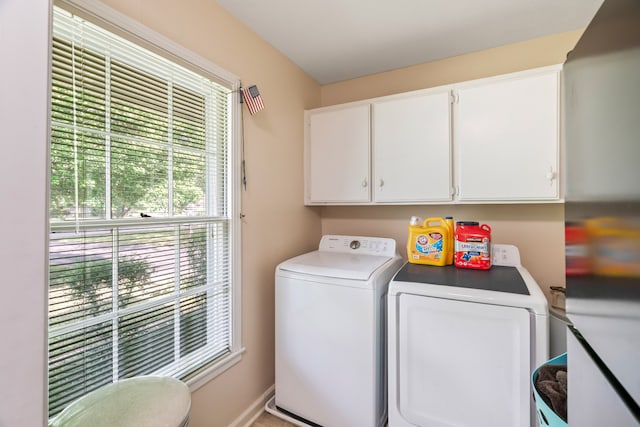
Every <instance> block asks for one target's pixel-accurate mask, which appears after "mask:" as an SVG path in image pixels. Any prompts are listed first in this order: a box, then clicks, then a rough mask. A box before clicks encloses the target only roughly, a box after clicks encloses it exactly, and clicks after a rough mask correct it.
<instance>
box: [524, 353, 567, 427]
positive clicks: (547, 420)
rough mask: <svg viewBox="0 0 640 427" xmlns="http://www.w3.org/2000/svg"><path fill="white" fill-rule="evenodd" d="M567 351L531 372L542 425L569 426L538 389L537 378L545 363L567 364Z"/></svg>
mask: <svg viewBox="0 0 640 427" xmlns="http://www.w3.org/2000/svg"><path fill="white" fill-rule="evenodd" d="M566 364H567V353H562V354H561V355H559V356H557V357H554V358H553V359H551V360H549V361H548V362H546V363H544V364H543V365H541V366H539V367H538V368H537V369H536V370H535V371H533V374H531V386H532V387H531V388H532V389H533V400H535V402H536V415H537V418H538V424H539V425H540V427H567V423H566V421H564V420H563V419H562V418H560V417H559V416H558V415H557V414H556V413H555V412H554V411H553V409H551V408H550V407H549V406H548V405H547V404H546V403H545V401H544V399H543V398H542V396H540V394H539V393H538V390H537V389H536V378H537V377H538V371H539V370H540V368H542V366H545V365H566Z"/></svg>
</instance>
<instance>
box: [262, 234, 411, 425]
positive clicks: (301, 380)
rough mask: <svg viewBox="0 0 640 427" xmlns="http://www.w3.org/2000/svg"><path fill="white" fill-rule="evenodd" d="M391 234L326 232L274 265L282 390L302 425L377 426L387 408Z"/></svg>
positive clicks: (279, 404)
mask: <svg viewBox="0 0 640 427" xmlns="http://www.w3.org/2000/svg"><path fill="white" fill-rule="evenodd" d="M402 262H403V261H402V259H401V257H400V256H399V255H398V253H397V250H396V243H395V241H394V240H393V239H387V238H375V237H355V236H335V235H326V236H323V237H322V239H321V241H320V245H319V248H318V250H317V251H313V252H309V253H306V254H303V255H300V256H297V257H295V258H292V259H290V260H288V261H285V262H283V263H281V264H280V265H279V266H278V267H277V268H276V278H275V279H276V324H275V328H276V329H275V334H276V384H275V385H276V394H275V398H274V399H272V400H271V401H270V402H268V403H267V405H266V410H267V411H268V412H271V413H272V414H275V415H277V416H279V417H281V418H285V419H287V420H289V421H290V422H293V423H295V424H298V425H321V426H327V427H379V426H382V425H384V423H385V421H386V418H387V414H386V406H387V405H386V369H385V366H386V363H385V354H386V351H385V350H386V345H385V326H386V316H385V308H386V295H387V289H388V286H389V281H390V280H391V278H392V277H393V275H394V274H395V273H396V272H397V271H398V269H399V268H400V267H401V266H402Z"/></svg>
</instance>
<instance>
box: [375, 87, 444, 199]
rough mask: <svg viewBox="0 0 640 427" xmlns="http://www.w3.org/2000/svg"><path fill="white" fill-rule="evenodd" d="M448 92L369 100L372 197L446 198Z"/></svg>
mask: <svg viewBox="0 0 640 427" xmlns="http://www.w3.org/2000/svg"><path fill="white" fill-rule="evenodd" d="M450 110H451V109H450V101H449V92H442V93H436V94H429V95H419V96H412V97H408V98H400V99H393V100H388V101H380V102H376V103H374V104H373V126H372V128H373V135H372V141H373V153H374V154H373V156H374V163H373V172H374V180H373V183H372V184H373V186H374V188H373V194H374V200H375V201H376V202H429V201H447V200H451V143H450V142H451V141H450V130H451V121H450Z"/></svg>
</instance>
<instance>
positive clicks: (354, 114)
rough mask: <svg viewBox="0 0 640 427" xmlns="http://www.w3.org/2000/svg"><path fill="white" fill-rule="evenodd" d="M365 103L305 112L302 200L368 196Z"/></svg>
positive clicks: (354, 199)
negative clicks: (303, 190)
mask: <svg viewBox="0 0 640 427" xmlns="http://www.w3.org/2000/svg"><path fill="white" fill-rule="evenodd" d="M369 110H370V107H369V104H362V105H355V106H346V107H339V108H333V109H322V110H312V111H307V112H305V132H306V138H305V140H306V146H305V164H306V167H305V177H306V179H305V187H306V188H305V199H306V200H305V202H306V203H322V204H330V203H336V204H340V203H362V202H369V201H370V200H371V198H370V194H371V192H370V183H369V181H370V174H369V164H370V135H369V134H370V128H371V126H370V123H369V116H370V112H369Z"/></svg>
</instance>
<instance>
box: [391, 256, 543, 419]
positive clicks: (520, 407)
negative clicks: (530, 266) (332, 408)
mask: <svg viewBox="0 0 640 427" xmlns="http://www.w3.org/2000/svg"><path fill="white" fill-rule="evenodd" d="M492 251H493V258H492V259H493V262H494V264H493V267H492V268H491V269H489V270H468V269H458V268H455V267H453V266H446V267H432V266H425V265H417V264H408V263H407V264H405V265H404V266H403V267H402V268H401V269H400V271H399V272H398V273H397V274H396V276H395V277H394V278H393V280H392V281H391V283H390V285H389V296H388V317H389V319H388V322H389V323H388V325H389V326H388V337H389V344H388V350H389V353H388V354H389V356H388V357H389V427H404V426H420V427H427V426H428V427H453V426H455V427H518V426H519V427H524V426H526V427H529V426H534V425H536V424H535V423H536V418H535V404H534V402H533V401H532V398H531V395H532V390H531V386H530V378H531V372H533V370H534V369H535V368H536V367H538V366H539V365H541V364H542V363H544V362H546V361H547V360H548V353H549V348H548V346H549V344H548V342H549V337H548V329H549V318H548V313H549V311H548V307H547V300H546V298H545V297H544V294H543V293H542V291H541V290H540V288H539V287H538V285H537V284H536V282H535V281H534V279H533V278H532V277H531V275H530V274H529V273H528V272H527V270H526V269H525V268H523V267H522V266H521V265H520V255H519V253H518V250H517V248H516V247H515V246H511V245H493V250H492Z"/></svg>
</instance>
